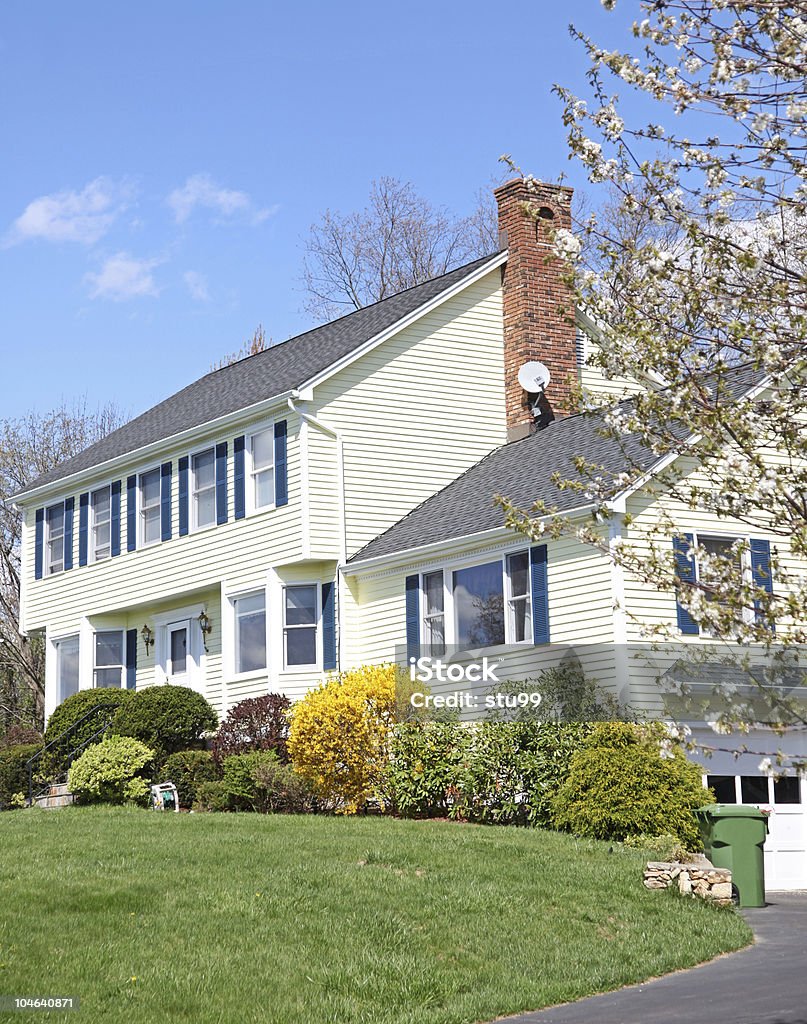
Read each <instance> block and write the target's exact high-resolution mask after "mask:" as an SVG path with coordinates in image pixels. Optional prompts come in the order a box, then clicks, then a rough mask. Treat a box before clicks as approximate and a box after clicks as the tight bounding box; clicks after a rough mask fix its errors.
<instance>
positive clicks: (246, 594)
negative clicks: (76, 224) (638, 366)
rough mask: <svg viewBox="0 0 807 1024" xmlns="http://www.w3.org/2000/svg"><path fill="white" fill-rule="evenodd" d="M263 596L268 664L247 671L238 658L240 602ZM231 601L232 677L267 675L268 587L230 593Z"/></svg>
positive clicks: (264, 637) (266, 646)
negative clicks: (239, 665) (242, 669)
mask: <svg viewBox="0 0 807 1024" xmlns="http://www.w3.org/2000/svg"><path fill="white" fill-rule="evenodd" d="M258 596H262V597H263V616H264V636H263V643H264V656H265V661H266V664H265V665H264V666H263V668H251V669H246V670H245V671H243V672H242V671H239V667H238V659H239V649H238V643H239V640H238V637H239V616H238V602H239V601H243V600H245V599H246V598H250V597H258ZM227 599H228V600H229V602H230V606H231V609H232V624H233V657H232V678H233V679H248V678H253V677H255V676H265V675H266V674H267V673H268V672H269V595H268V594H267V588H266V585H265V584H264V585H263V586H257V587H253V588H252V589H250V590H239V591H238V593H235V594H229V595H228V598H227Z"/></svg>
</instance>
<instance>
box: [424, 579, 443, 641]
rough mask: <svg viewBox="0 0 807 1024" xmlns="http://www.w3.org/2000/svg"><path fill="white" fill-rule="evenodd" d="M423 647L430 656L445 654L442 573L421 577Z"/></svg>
mask: <svg viewBox="0 0 807 1024" xmlns="http://www.w3.org/2000/svg"><path fill="white" fill-rule="evenodd" d="M423 645H424V648H425V650H427V651H428V652H429V654H431V655H441V654H445V652H446V616H445V594H444V592H443V571H442V569H440V570H439V571H438V572H427V573H426V574H425V575H424V577H423Z"/></svg>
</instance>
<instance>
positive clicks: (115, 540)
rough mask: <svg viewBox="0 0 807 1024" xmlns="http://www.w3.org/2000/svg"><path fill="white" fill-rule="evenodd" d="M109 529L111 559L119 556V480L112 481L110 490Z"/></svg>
mask: <svg viewBox="0 0 807 1024" xmlns="http://www.w3.org/2000/svg"><path fill="white" fill-rule="evenodd" d="M111 498H112V500H111V502H110V506H111V507H110V510H109V528H110V530H111V532H112V536H111V538H110V544H109V553H110V555H111V556H112V558H115V556H116V555H119V554H120V480H114V481H113V482H112V488H111Z"/></svg>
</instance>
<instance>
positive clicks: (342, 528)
mask: <svg viewBox="0 0 807 1024" xmlns="http://www.w3.org/2000/svg"><path fill="white" fill-rule="evenodd" d="M299 398H300V395H299V392H292V396H291V397H290V398H289V399H288V405H289V409H291V411H292V412H293V413H296V414H297V415H298V416H299V417H300V418H301V419H303V420H305V421H306V423H309V424H310V425H311V426H313V427H316V428H317V430H321V431H322V433H323V434H327V435H328V436H329V437H332V438H333V439H334V441H335V442H336V502H337V508H338V515H339V566H343V565H344V564H345V563H346V562H347V514H346V512H345V443H344V439H343V438H342V435H341V433H340V432H339V431H338V430H335V429H334V428H333V427H329V426H328V425H327V423H323V422H322V420H318V419H317V417H316V416H312V415H311V413H308V412H305V411H304V410H303V409H301V408H299V407H298V406H296V405H295V404H294V401H295V399H297V400H298V401H299ZM343 588H344V574H343V572H342V570H341V569H340V568H339V567H338V566H337V575H336V595H337V600H336V628H337V645H336V650H337V666H338V667H341V664H342V608H343V607H344V604H343Z"/></svg>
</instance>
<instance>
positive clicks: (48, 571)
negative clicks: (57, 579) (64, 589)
mask: <svg viewBox="0 0 807 1024" xmlns="http://www.w3.org/2000/svg"><path fill="white" fill-rule="evenodd" d="M60 505H61V506H62V534H61V539H62V560H61V562H53V561H51V557H50V546H51V544H52V543H53V541H54V540H55V539H58V537H57V538H54V537H53V536H52V535H51V529H50V521H49V520H48V512H50V511H51V509H54V508H58V507H59V506H60ZM65 516H66V502H65V501H64V499H63V500H62V501H54V502H53V503H52V504H50V505H48V506H47V507H46V508H45V538H44V539H45V544H44V549H45V550H44V561H45V572H44V575H45V576H58V575H59V573H62V572H64V559H65V555H66V554H67V548H66V546H65V544H66V539H67V538H66V533H65Z"/></svg>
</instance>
